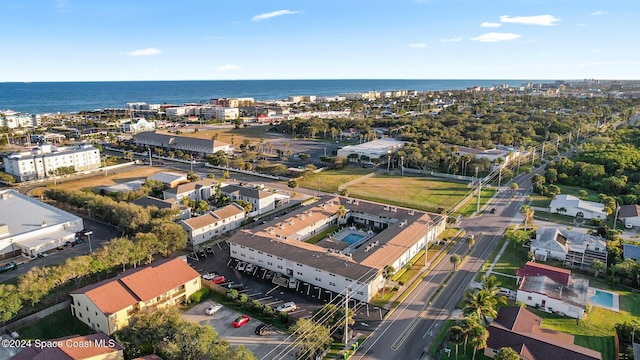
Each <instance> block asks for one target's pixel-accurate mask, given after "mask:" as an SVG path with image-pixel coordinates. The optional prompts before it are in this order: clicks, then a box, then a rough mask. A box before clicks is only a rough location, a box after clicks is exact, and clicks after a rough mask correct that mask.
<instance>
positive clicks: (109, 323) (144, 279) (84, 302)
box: [70, 258, 201, 335]
mask: <svg viewBox="0 0 640 360" xmlns="http://www.w3.org/2000/svg"><path fill="white" fill-rule="evenodd" d="M200 287H201V284H200V274H199V273H198V272H197V271H195V270H194V269H193V268H192V267H191V266H189V265H188V264H187V262H186V261H185V260H183V259H182V258H173V259H166V260H162V261H156V262H154V263H152V264H151V265H149V266H146V267H140V268H135V269H129V270H127V271H125V272H123V273H121V274H120V275H118V276H117V277H115V278H112V279H107V280H104V281H101V282H98V283H96V284H93V285H89V286H85V287H83V288H80V289H78V290H75V291H73V292H71V294H70V295H71V314H72V315H73V316H75V317H76V318H77V319H79V320H80V321H82V322H84V323H85V324H87V325H88V326H89V327H90V328H91V329H93V330H95V331H99V332H103V333H105V334H107V335H110V334H111V333H113V332H115V331H117V330H120V329H122V328H123V327H126V326H128V324H129V317H130V316H131V315H132V314H134V313H135V312H136V311H139V310H142V309H144V308H158V307H163V306H167V305H174V304H178V303H181V302H185V301H187V300H188V299H189V297H190V296H191V295H192V294H193V293H194V292H196V291H198V290H200Z"/></svg>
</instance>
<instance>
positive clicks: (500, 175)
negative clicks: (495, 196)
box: [498, 164, 502, 190]
mask: <svg viewBox="0 0 640 360" xmlns="http://www.w3.org/2000/svg"><path fill="white" fill-rule="evenodd" d="M500 184H502V164H501V165H500V169H499V170H498V190H499V189H500Z"/></svg>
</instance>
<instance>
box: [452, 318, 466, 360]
mask: <svg viewBox="0 0 640 360" xmlns="http://www.w3.org/2000/svg"><path fill="white" fill-rule="evenodd" d="M464 336H465V332H464V329H463V328H462V327H460V326H458V325H454V326H452V327H451V329H449V341H451V342H452V343H453V344H454V345H455V346H456V360H458V348H459V346H460V344H462V342H463V341H464Z"/></svg>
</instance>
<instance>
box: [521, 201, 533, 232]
mask: <svg viewBox="0 0 640 360" xmlns="http://www.w3.org/2000/svg"><path fill="white" fill-rule="evenodd" d="M520 213H521V214H522V216H524V229H525V230H528V229H529V227H528V225H529V224H530V223H531V222H532V221H533V216H534V215H535V210H533V208H532V207H531V206H529V205H522V206H521V207H520Z"/></svg>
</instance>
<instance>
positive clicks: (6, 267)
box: [0, 261, 18, 273]
mask: <svg viewBox="0 0 640 360" xmlns="http://www.w3.org/2000/svg"><path fill="white" fill-rule="evenodd" d="M17 268H18V264H16V263H15V262H13V261H11V262H9V263H6V264H4V265H2V266H0V273H3V272H5V271H9V270H15V269H17Z"/></svg>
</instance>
